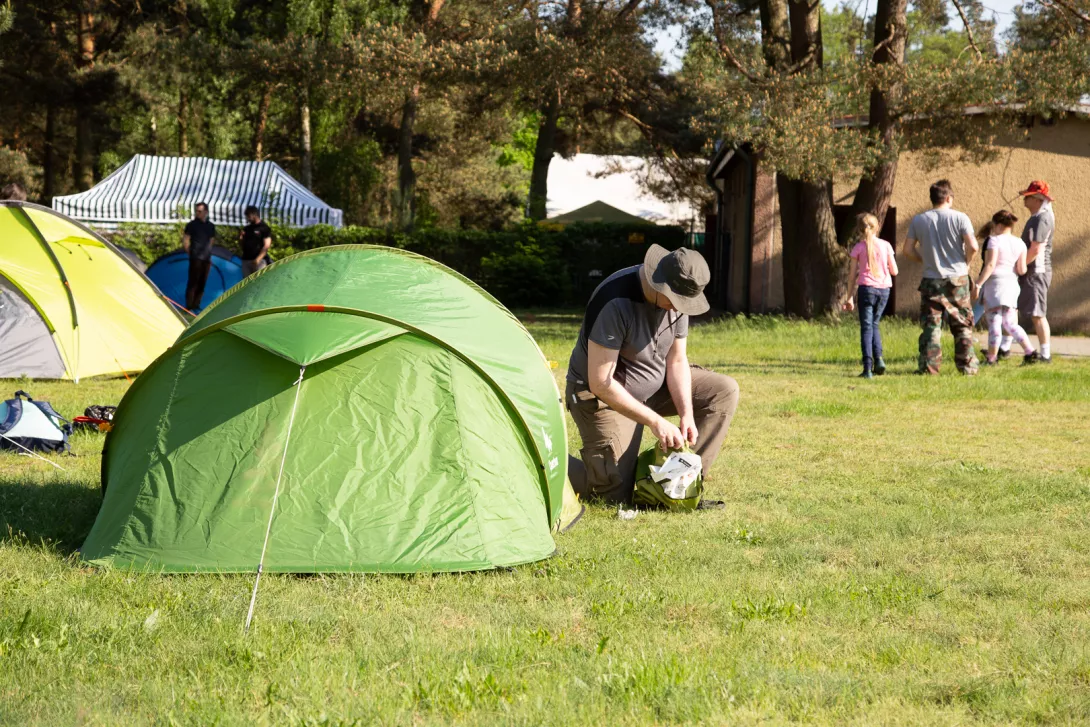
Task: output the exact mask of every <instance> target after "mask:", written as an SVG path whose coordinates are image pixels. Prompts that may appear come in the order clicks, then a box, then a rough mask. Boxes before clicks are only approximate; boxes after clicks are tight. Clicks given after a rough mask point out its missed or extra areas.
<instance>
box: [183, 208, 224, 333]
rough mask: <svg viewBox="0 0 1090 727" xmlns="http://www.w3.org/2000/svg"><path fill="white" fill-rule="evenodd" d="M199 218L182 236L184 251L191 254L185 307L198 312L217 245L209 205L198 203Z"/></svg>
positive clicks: (192, 221) (190, 222)
mask: <svg viewBox="0 0 1090 727" xmlns="http://www.w3.org/2000/svg"><path fill="white" fill-rule="evenodd" d="M196 215H197V218H196V219H194V220H190V221H189V224H187V225H186V226H185V232H184V233H183V234H182V249H183V250H185V251H186V252H187V253H189V280H188V281H187V282H186V286H185V307H186V308H187V309H188V310H190V311H192V312H196V311H198V310H200V308H201V298H202V297H204V285H205V283H207V282H208V272H209V271H210V270H211V269H212V245H214V244H215V243H216V226H215V225H213V224H212V223H211V222H209V221H208V205H207V204H205V203H204V202H198V203H197V208H196Z"/></svg>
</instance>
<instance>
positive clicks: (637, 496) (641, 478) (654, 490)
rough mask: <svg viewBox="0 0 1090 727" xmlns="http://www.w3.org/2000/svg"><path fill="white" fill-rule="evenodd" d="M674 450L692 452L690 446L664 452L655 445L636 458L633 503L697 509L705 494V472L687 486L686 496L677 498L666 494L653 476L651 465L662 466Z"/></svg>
mask: <svg viewBox="0 0 1090 727" xmlns="http://www.w3.org/2000/svg"><path fill="white" fill-rule="evenodd" d="M674 452H682V453H686V454H692V450H691V449H689V448H688V447H682V448H681V449H674V450H670V451H669V452H664V451H662V449H661V448H660V447H659V446H658V445H655V446H653V447H651V448H650V449H648V450H646V451H645V452H643V453H642V454H640V457H639V459H638V460H636V488H635V490H634V491H633V493H632V504H634V505H636V506H637V507H640V508H645V509H649V510H674V511H678V512H688V511H690V510H695V509H696V506H697V505H699V504H700V498H701V496H702V495H703V494H704V473H703V471H702V472H701V473H700V476H698V477H697V478H696V479H695V480H693V481H692V482H691V483H689V486H688V487H686V488H685V493H684V497H683V498H680V499H676V498H673V497H670V496H669V495H667V494H666V492H665V490H664V489H663V486H662V485H661V484H660V483H658V482H655V480H654V479H653V478H652V477H651V467H652V466H655V467H662V466H663V464H665V463H666V459H667V458H668V457H669V456H670V455H671V454H672V453H674Z"/></svg>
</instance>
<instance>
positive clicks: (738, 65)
mask: <svg viewBox="0 0 1090 727" xmlns="http://www.w3.org/2000/svg"><path fill="white" fill-rule="evenodd" d="M704 3H705V4H706V5H707V6H708V9H709V10H711V12H712V32H713V34H714V35H715V44H716V46H717V47H718V48H719V55H721V56H723V57H724V58H725V59H726V60H727V63H729V64H730V65H731V66H733V67H734V70H736V71H738V72H739V73H741V74H742V75H743V76H745V77H746V79H747V80H748V81H749V82H750V83H760V81H761V79H760V78H759V77H758V76H756V75H755V74H754V73H752V72H751V71H750V70H748V69H747V68H746V67H745V66H743V65H742V62H741V61H740V60H738V56H736V55H734V51H732V50H731V49H730V46H729V45H727V42H726V41H725V40H724V39H723V29H722V26H721V25H720V23H719V13H717V12H716V9H715V8H716V6H715V0H704Z"/></svg>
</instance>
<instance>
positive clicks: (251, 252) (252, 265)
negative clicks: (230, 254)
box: [238, 205, 272, 278]
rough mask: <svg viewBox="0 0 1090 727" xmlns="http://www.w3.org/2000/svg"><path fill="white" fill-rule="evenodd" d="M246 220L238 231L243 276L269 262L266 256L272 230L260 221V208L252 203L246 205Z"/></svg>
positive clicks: (249, 274)
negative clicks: (245, 223)
mask: <svg viewBox="0 0 1090 727" xmlns="http://www.w3.org/2000/svg"><path fill="white" fill-rule="evenodd" d="M246 222H247V223H248V224H247V225H246V226H245V227H243V228H242V230H240V231H239V233H238V242H239V247H241V248H242V249H241V250H240V251H239V252H241V253H242V255H241V256H240V257H241V258H242V277H244V278H248V277H250V276H251V275H253V274H254V273H256V272H257V271H258V270H260V269H261V268H263V267H265V266H266V265H268V264H269V262H268V258H267V257H266V256H267V255H268V253H269V248H270V247H272V230H271V229H270V228H269V226H268V225H266V224H265V223H264V222H263V221H262V219H261V210H259V209H258V208H257V207H254V206H253V205H250V206H249V207H247V208H246Z"/></svg>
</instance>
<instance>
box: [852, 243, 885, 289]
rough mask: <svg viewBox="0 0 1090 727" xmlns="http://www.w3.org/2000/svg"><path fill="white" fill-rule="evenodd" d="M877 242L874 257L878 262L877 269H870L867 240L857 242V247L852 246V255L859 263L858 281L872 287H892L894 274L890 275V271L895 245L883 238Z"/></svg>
mask: <svg viewBox="0 0 1090 727" xmlns="http://www.w3.org/2000/svg"><path fill="white" fill-rule="evenodd" d="M876 242H877V243H878V249H877V250H875V256H874V258H875V262H877V263H878V269H877V270H871V269H870V261H869V260H868V259H867V243H866V242H864V241H860V242H857V243H855V247H853V248H852V252H851V255H852V257H853V258H855V261H856V262H857V263H859V277H858V278H857V282H858V283H859V285H866V286H869V287H871V288H892V287H893V276H892V275H890V272H889V271H890V261H891V260H893V246H892V245H890V244H889V243H888V242H886V241H885V240H883V239H881V238H878V239H877V240H876Z"/></svg>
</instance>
